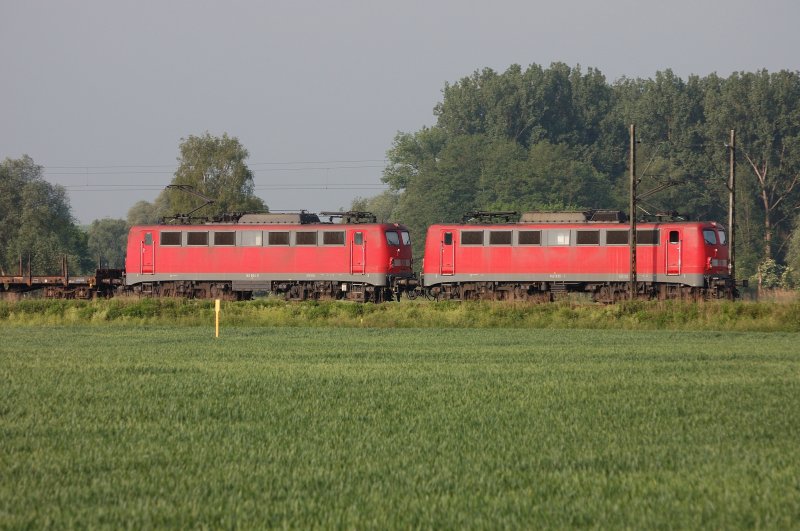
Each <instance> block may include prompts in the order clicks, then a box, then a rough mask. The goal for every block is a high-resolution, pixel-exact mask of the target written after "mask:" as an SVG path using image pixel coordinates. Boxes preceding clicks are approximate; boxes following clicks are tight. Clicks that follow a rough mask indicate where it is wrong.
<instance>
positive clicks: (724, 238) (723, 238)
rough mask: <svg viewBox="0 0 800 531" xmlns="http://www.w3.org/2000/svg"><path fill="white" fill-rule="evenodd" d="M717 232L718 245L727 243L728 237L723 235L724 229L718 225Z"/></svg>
mask: <svg viewBox="0 0 800 531" xmlns="http://www.w3.org/2000/svg"><path fill="white" fill-rule="evenodd" d="M717 234H719V244H720V245H727V243H728V238H727V236H726V235H725V229H723V228H722V227H719V228H718V229H717Z"/></svg>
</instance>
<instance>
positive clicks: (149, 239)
mask: <svg viewBox="0 0 800 531" xmlns="http://www.w3.org/2000/svg"><path fill="white" fill-rule="evenodd" d="M144 244H145V245H153V233H152V232H145V233H144Z"/></svg>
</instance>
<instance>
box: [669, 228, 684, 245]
mask: <svg viewBox="0 0 800 531" xmlns="http://www.w3.org/2000/svg"><path fill="white" fill-rule="evenodd" d="M669 243H672V244H676V243H681V234H680V233H679V232H678V231H676V230H671V231H669Z"/></svg>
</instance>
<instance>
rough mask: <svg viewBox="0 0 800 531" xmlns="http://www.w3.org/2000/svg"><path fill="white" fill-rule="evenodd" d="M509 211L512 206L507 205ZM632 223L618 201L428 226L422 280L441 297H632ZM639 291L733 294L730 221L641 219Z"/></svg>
mask: <svg viewBox="0 0 800 531" xmlns="http://www.w3.org/2000/svg"><path fill="white" fill-rule="evenodd" d="M504 214H510V213H504ZM629 227H630V226H629V225H628V224H627V220H626V219H625V216H624V214H622V213H620V212H616V211H590V212H577V213H568V212H560V213H528V214H524V215H523V217H522V219H521V221H519V222H516V223H514V222H508V221H507V222H505V223H499V224H492V223H486V222H485V220H484V222H483V223H477V224H467V223H462V224H439V225H432V226H431V227H429V228H428V233H427V241H426V245H425V257H424V261H423V279H422V283H423V286H424V289H425V290H426V291H427V292H428V293H429V294H431V295H433V296H434V297H436V298H444V299H465V300H466V299H531V300H537V299H539V300H552V297H553V295H554V294H557V293H564V292H584V293H589V294H591V295H592V297H593V298H594V299H595V300H598V301H603V302H614V301H616V300H620V299H623V298H626V297H628V292H627V290H628V286H629V280H630V246H629V243H628V237H629ZM636 239H637V247H636V269H637V281H638V282H637V290H638V293H637V296H638V297H646V298H664V299H666V298H693V299H700V298H723V297H729V298H732V297H733V296H734V294H735V285H734V281H733V280H732V279H731V278H730V275H729V273H728V246H727V242H726V235H725V230H724V229H723V227H722V226H720V225H718V224H717V223H714V222H686V221H683V222H654V223H637V238H636Z"/></svg>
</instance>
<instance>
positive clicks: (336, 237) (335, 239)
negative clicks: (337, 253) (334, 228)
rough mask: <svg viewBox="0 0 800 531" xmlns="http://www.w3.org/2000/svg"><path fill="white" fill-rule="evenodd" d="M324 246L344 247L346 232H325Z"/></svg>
mask: <svg viewBox="0 0 800 531" xmlns="http://www.w3.org/2000/svg"><path fill="white" fill-rule="evenodd" d="M322 245H344V232H323V233H322Z"/></svg>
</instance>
